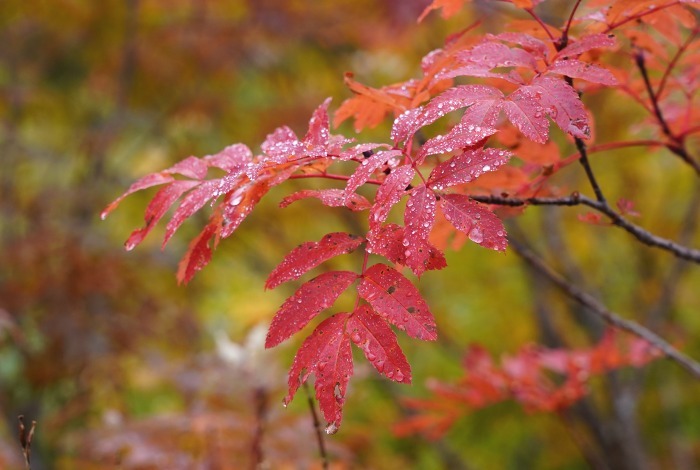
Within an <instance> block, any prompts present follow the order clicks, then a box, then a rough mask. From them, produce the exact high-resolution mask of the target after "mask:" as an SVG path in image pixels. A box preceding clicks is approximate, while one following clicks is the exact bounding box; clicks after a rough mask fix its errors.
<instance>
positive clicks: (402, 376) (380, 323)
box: [346, 305, 411, 384]
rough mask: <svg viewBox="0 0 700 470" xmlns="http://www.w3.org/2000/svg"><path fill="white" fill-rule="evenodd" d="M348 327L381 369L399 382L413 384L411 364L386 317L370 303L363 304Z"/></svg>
mask: <svg viewBox="0 0 700 470" xmlns="http://www.w3.org/2000/svg"><path fill="white" fill-rule="evenodd" d="M346 329H347V332H348V334H349V335H350V339H351V340H352V342H353V343H355V344H356V345H357V346H358V347H359V348H360V349H362V352H363V353H364V354H365V357H366V358H367V360H368V361H369V362H370V363H371V364H372V366H374V368H375V369H377V372H379V373H380V374H382V375H384V376H386V377H388V378H389V379H391V380H393V381H395V382H401V383H406V384H410V383H411V366H410V365H409V364H408V361H407V360H406V356H404V354H403V352H402V351H401V347H400V346H399V343H398V341H397V340H396V335H395V334H394V332H393V331H392V330H391V327H390V326H389V325H388V324H387V323H386V320H384V319H383V318H382V317H380V316H378V315H377V314H375V313H374V312H373V311H372V310H371V309H370V308H369V307H368V306H367V305H360V306H359V307H358V308H357V309H355V311H354V312H352V315H351V316H350V318H349V319H348V323H347V325H346Z"/></svg>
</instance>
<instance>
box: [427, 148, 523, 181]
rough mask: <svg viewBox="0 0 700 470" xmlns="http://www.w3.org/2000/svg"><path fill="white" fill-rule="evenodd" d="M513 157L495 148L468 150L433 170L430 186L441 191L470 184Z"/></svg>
mask: <svg viewBox="0 0 700 470" xmlns="http://www.w3.org/2000/svg"><path fill="white" fill-rule="evenodd" d="M511 156H512V154H511V153H510V152H507V151H504V150H499V149H493V148H479V149H474V150H467V151H466V152H464V153H461V154H459V155H456V156H454V157H452V158H450V159H449V160H447V161H444V162H442V163H440V164H439V165H438V166H436V167H435V168H433V171H432V172H431V173H430V178H429V179H428V185H429V186H430V187H431V188H434V189H437V190H441V189H444V188H447V187H450V186H455V185H458V184H464V183H469V182H470V181H473V180H475V179H477V178H478V177H479V176H481V175H482V174H483V173H486V172H489V171H494V170H496V169H497V168H498V167H500V166H501V165H504V164H505V163H506V162H508V159H509V158H510V157H511Z"/></svg>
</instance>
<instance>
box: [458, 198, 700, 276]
mask: <svg viewBox="0 0 700 470" xmlns="http://www.w3.org/2000/svg"><path fill="white" fill-rule="evenodd" d="M470 197H471V199H472V200H474V201H477V202H483V203H485V204H494V205H500V206H510V207H518V206H525V205H532V206H579V205H583V206H588V207H590V208H592V209H595V210H597V211H598V212H600V213H602V214H604V215H606V216H607V217H608V218H609V219H610V221H611V222H612V224H613V225H617V226H618V227H620V228H622V229H624V230H625V231H627V232H629V233H630V234H632V235H633V236H634V237H635V238H636V239H637V240H639V241H641V242H642V243H644V244H645V245H649V246H655V247H657V248H661V249H663V250H666V251H670V252H671V253H673V254H674V255H676V256H677V257H679V258H683V259H687V260H689V261H693V262H695V263H700V250H696V249H694V248H688V247H687V246H683V245H680V244H678V243H675V242H673V241H671V240H668V239H666V238H662V237H659V236H657V235H654V234H653V233H651V232H649V231H648V230H646V229H643V228H642V227H640V226H639V225H636V224H633V223H632V222H630V221H629V220H627V219H625V218H624V217H622V216H621V215H620V214H618V213H617V212H615V210H614V209H613V208H612V207H610V205H609V204H608V203H607V202H600V201H596V200H593V199H591V198H589V197H586V196H583V195H581V194H579V193H577V192H575V193H573V194H572V195H571V196H565V197H559V198H557V197H530V198H508V197H500V196H470Z"/></svg>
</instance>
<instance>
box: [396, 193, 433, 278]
mask: <svg viewBox="0 0 700 470" xmlns="http://www.w3.org/2000/svg"><path fill="white" fill-rule="evenodd" d="M435 206H436V200H435V194H434V193H433V191H432V190H431V189H428V188H427V187H426V186H425V185H421V186H419V187H417V188H413V190H411V195H410V196H409V198H408V202H407V203H406V212H404V225H405V227H406V228H405V230H404V239H403V246H404V247H405V248H406V251H405V254H406V266H408V267H409V268H411V270H412V271H413V272H414V273H415V275H416V276H420V275H421V274H423V272H424V271H425V269H426V265H427V264H428V261H429V259H430V245H429V243H428V236H429V235H430V232H431V230H432V229H433V224H434V223H435V210H436V207H435Z"/></svg>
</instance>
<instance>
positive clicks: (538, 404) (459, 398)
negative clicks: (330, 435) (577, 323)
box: [394, 330, 660, 439]
mask: <svg viewBox="0 0 700 470" xmlns="http://www.w3.org/2000/svg"><path fill="white" fill-rule="evenodd" d="M659 356H660V351H658V350H656V349H655V348H654V347H652V346H651V345H650V344H649V343H648V342H647V341H645V340H642V339H639V338H631V337H629V336H619V335H616V334H615V331H614V330H608V331H607V333H606V334H605V336H604V337H603V339H602V340H601V341H600V342H599V343H598V344H596V345H595V346H593V347H591V348H587V349H578V350H565V349H544V348H541V347H539V346H528V347H525V348H523V349H522V350H520V351H519V352H518V353H517V354H516V355H515V356H509V357H504V358H503V359H502V360H501V365H500V367H499V366H498V365H497V364H494V362H493V360H492V359H491V357H490V356H489V354H488V352H487V351H486V350H485V349H484V348H483V347H481V346H479V345H472V346H471V347H470V348H469V350H468V352H467V354H466V355H465V357H464V361H463V366H464V371H465V375H464V376H463V377H462V378H460V379H458V380H457V381H456V383H454V384H445V383H441V382H438V381H431V382H430V384H429V386H430V389H431V391H432V393H433V396H432V397H431V398H428V399H415V398H414V399H405V400H404V403H405V405H406V406H407V407H408V408H411V409H413V410H415V411H416V412H417V414H416V415H414V416H412V417H410V418H407V419H405V420H404V421H402V422H401V423H399V424H397V425H396V426H395V427H394V431H395V432H396V434H398V435H407V434H412V433H422V434H424V435H426V436H427V437H429V438H431V439H437V438H439V437H441V436H442V435H443V434H444V433H445V432H446V431H447V430H448V429H450V427H451V426H452V424H453V423H454V422H455V421H456V420H458V419H459V418H460V417H461V416H462V415H464V414H466V413H468V412H469V411H470V410H475V409H479V408H483V407H485V406H488V405H492V404H494V403H498V402H501V401H505V400H515V401H517V402H518V403H520V404H521V405H522V406H523V408H525V410H527V411H530V412H535V411H540V412H559V411H562V410H564V409H566V408H568V407H569V406H571V405H572V404H574V403H575V402H576V401H578V400H579V399H581V398H582V397H584V396H585V395H586V394H587V393H588V382H589V381H590V380H591V379H592V378H593V377H595V376H599V375H602V374H604V373H606V372H609V371H612V370H615V369H618V368H621V367H625V366H634V367H641V366H643V365H644V364H646V363H648V362H649V361H651V360H653V359H655V358H657V357H659Z"/></svg>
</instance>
